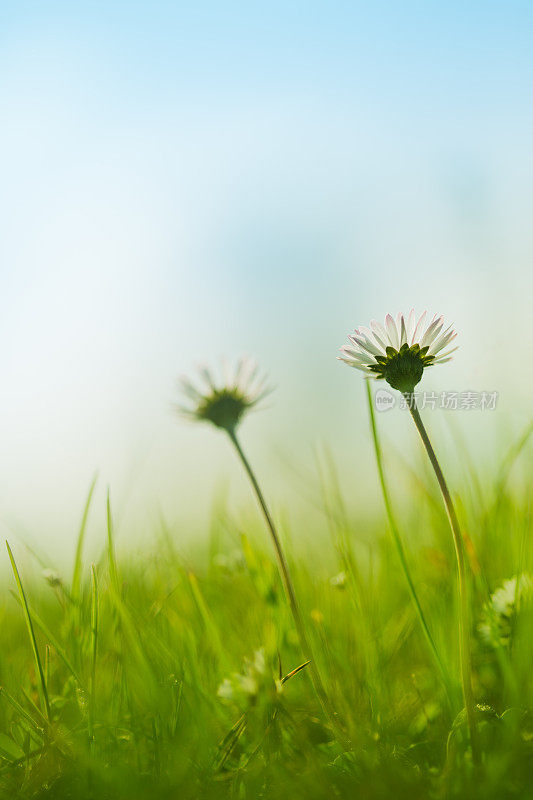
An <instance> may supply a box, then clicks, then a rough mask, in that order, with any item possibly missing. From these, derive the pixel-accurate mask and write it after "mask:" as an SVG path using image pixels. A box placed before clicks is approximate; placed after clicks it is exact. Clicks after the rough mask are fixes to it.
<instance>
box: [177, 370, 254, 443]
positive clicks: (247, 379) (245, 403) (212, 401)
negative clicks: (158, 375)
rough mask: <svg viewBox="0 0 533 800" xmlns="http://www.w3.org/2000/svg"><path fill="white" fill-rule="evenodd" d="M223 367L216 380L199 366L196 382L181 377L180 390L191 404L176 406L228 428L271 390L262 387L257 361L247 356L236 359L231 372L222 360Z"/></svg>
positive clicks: (191, 415)
mask: <svg viewBox="0 0 533 800" xmlns="http://www.w3.org/2000/svg"><path fill="white" fill-rule="evenodd" d="M222 371H223V373H224V375H223V379H222V381H217V380H216V379H215V378H214V377H213V374H212V372H211V371H210V370H209V369H207V367H202V368H201V369H200V370H199V382H198V384H197V385H194V384H193V383H192V382H191V381H190V380H189V379H188V378H186V377H182V378H181V379H180V386H181V391H182V393H183V394H184V395H185V396H186V397H187V399H188V400H189V401H190V405H189V406H179V410H180V411H181V412H182V413H183V414H185V415H186V416H187V417H189V418H192V419H195V420H199V421H206V422H211V423H213V425H216V426H217V428H224V429H225V430H227V431H228V432H231V431H234V430H235V429H236V427H237V425H238V424H239V422H240V421H241V419H242V418H243V416H244V415H245V413H246V412H247V411H249V410H250V409H251V408H253V407H254V406H256V405H257V404H258V403H259V402H260V401H261V400H262V399H263V398H264V397H265V396H266V395H267V394H268V393H269V391H270V390H269V389H268V388H265V378H264V377H260V376H259V367H258V365H257V364H256V362H255V361H253V359H251V358H248V357H246V356H245V357H243V358H241V359H240V360H239V362H238V363H237V367H236V369H235V371H234V373H233V375H230V374H229V373H228V369H227V365H226V363H225V362H223V369H222Z"/></svg>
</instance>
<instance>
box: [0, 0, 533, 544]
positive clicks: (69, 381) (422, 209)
mask: <svg viewBox="0 0 533 800" xmlns="http://www.w3.org/2000/svg"><path fill="white" fill-rule="evenodd" d="M532 22H533V8H532V7H531V5H530V4H528V3H506V4H503V3H490V2H489V3H487V2H485V3H469V4H459V3H453V2H452V3H446V4H444V3H428V2H425V3H372V4H370V3H366V4H363V3H327V4H326V3H314V4H310V3H306V4H303V3H292V4H287V3H274V4H261V5H260V4H250V3H248V4H245V3H204V4H192V3H187V4H185V3H176V2H174V3H161V2H159V3H158V2H150V3H148V2H144V3H140V2H128V3H118V2H115V3H113V2H111V3H109V2H108V3H95V2H92V3H76V4H72V3H71V4H67V3H24V2H17V3H3V4H2V5H1V8H0V44H1V49H0V64H1V74H2V80H1V83H0V101H1V104H2V109H3V114H2V117H3V122H2V126H1V128H0V161H1V168H2V187H1V189H0V211H1V215H2V219H3V223H4V224H3V235H2V237H1V241H0V291H1V296H2V298H3V314H2V318H1V319H0V335H1V337H2V341H3V343H4V346H3V348H2V360H3V376H4V377H3V390H2V393H1V394H0V397H1V409H0V410H1V413H0V420H1V421H0V436H1V438H2V442H3V448H4V461H3V464H2V465H0V505H1V506H2V508H3V509H4V515H3V519H4V520H5V524H6V525H9V526H14V527H16V526H17V525H21V526H23V527H26V528H28V529H30V530H34V531H35V528H36V526H38V525H43V524H45V525H46V526H47V528H52V527H53V528H54V530H58V531H59V533H58V534H57V536H58V540H59V539H60V538H61V537H66V536H68V535H69V533H70V531H71V530H73V528H74V527H75V522H76V520H77V515H78V511H79V508H80V506H81V504H82V498H83V494H84V492H85V490H86V486H87V484H88V482H89V480H90V477H91V475H92V473H93V471H94V470H95V469H96V468H99V469H100V472H101V476H102V477H101V483H102V487H104V486H105V484H106V483H110V484H111V485H112V487H113V489H114V491H115V493H116V495H117V498H118V501H120V503H121V504H122V507H123V508H124V509H126V508H127V506H128V503H130V498H131V495H132V493H133V494H134V495H135V497H136V498H137V499H138V502H139V503H141V502H142V503H144V505H145V506H146V507H147V508H148V507H149V508H155V507H156V506H157V507H159V506H161V507H163V508H164V509H165V510H166V511H167V512H168V513H169V514H170V515H172V514H174V513H177V508H178V507H179V506H180V504H181V503H182V502H185V498H187V497H190V496H191V493H193V495H195V496H198V497H199V499H200V500H202V501H203V500H205V501H207V499H208V498H209V497H210V494H211V491H212V486H213V483H214V481H215V479H216V476H217V475H218V474H220V472H221V471H223V470H225V464H226V452H225V449H224V448H223V445H222V444H221V442H220V441H219V440H218V439H217V438H216V437H214V436H213V437H211V436H210V435H209V432H206V431H202V432H196V431H192V430H189V429H186V428H183V427H180V426H179V425H178V424H176V423H175V421H174V420H173V418H172V413H171V403H172V401H173V399H175V395H174V380H175V376H176V375H177V374H179V373H181V372H184V371H190V370H191V369H192V368H193V366H194V365H195V364H196V363H197V362H198V361H202V360H212V359H216V358H217V357H218V356H219V355H221V354H227V355H229V356H237V355H239V354H240V353H241V352H242V351H245V352H252V353H254V354H255V355H257V356H258V357H259V358H260V359H261V361H262V363H263V364H264V365H265V367H266V368H267V369H268V371H269V372H270V374H271V375H272V381H273V382H274V383H275V384H276V385H277V386H278V390H277V393H276V397H275V401H273V407H272V409H270V410H269V411H268V412H265V415H264V416H263V417H260V416H259V415H258V416H257V419H256V420H254V421H253V422H251V423H250V434H249V435H250V439H251V441H252V442H253V446H254V448H255V450H256V452H257V454H258V458H259V459H260V461H261V463H262V465H263V467H264V469H265V471H267V472H274V474H275V470H274V471H273V467H275V466H276V464H277V461H276V458H277V456H276V453H277V452H278V451H280V450H283V448H284V447H285V448H286V449H288V450H290V451H291V453H292V451H294V450H295V449H297V448H296V444H297V446H298V451H299V452H301V453H303V458H304V460H305V459H308V458H309V453H310V451H311V448H312V446H313V444H314V442H316V440H317V439H319V438H322V439H325V440H328V441H330V442H331V443H332V445H333V447H334V448H335V449H336V451H338V455H339V459H340V460H341V462H342V463H343V464H350V463H352V462H351V461H350V459H351V453H352V448H353V451H354V452H355V451H356V450H357V448H364V447H366V439H365V433H364V425H365V410H364V407H362V404H361V398H362V393H361V391H360V389H361V387H360V385H359V383H358V382H357V381H356V376H355V375H352V374H351V373H349V372H348V370H344V371H343V369H341V368H340V367H339V365H338V364H337V363H336V362H335V358H334V356H335V353H336V348H337V347H338V346H339V345H340V344H341V343H342V342H343V340H344V337H345V334H346V332H347V331H348V330H349V329H350V328H352V327H353V326H355V325H356V324H360V323H361V322H363V323H365V322H367V321H368V319H369V318H371V317H374V316H377V317H380V316H383V315H384V314H385V313H386V312H387V311H389V310H391V311H396V310H397V309H400V308H404V307H406V306H409V305H415V306H417V307H420V308H423V307H426V306H427V307H429V308H431V309H432V310H435V311H442V312H443V313H445V314H446V315H447V316H448V317H450V318H451V319H453V320H454V321H455V322H456V324H457V326H458V327H459V329H460V331H461V339H462V340H461V350H460V351H459V353H458V356H457V358H456V359H455V361H454V362H453V364H452V365H450V366H449V368H448V370H449V371H448V372H447V373H446V375H445V376H443V377H441V375H442V374H441V375H437V374H436V375H435V379H434V380H435V382H436V384H437V385H440V382H442V383H443V385H444V384H446V382H447V381H448V382H450V383H452V382H453V383H454V384H455V385H457V386H463V384H465V387H464V388H468V389H470V388H472V389H476V388H501V392H502V398H503V400H502V409H501V414H500V418H501V420H503V422H505V424H509V425H511V426H512V427H516V428H519V427H520V425H521V424H522V422H524V421H525V420H526V419H527V414H528V409H529V405H530V403H529V401H528V397H527V396H526V394H525V392H524V391H523V388H520V384H519V381H518V377H517V376H518V375H519V374H520V371H521V363H522V361H521V359H522V355H521V353H520V352H518V351H516V350H513V349H512V348H510V347H509V344H508V335H504V333H505V331H507V330H512V331H513V333H514V336H515V338H517V339H518V340H520V339H526V340H527V341H530V337H531V334H530V324H529V319H530V296H531V288H532V280H531V270H530V264H531V256H532V254H533V232H532V229H531V224H530V220H531V215H532V212H533V208H532V206H533V203H532V199H531V189H530V187H531V185H532V184H533V180H532V179H533V163H532V159H531V139H532V133H533V130H532V129H533V117H532V112H531V108H532V104H531V100H532V82H531V74H532V67H533V64H532V61H533V55H532V51H531V46H530V31H531V25H532ZM467 382H470V383H472V386H470V385H469V386H466V383H467ZM530 384H531V382H530ZM486 424H488V423H487V421H485V420H482V419H479V418H478V419H476V420H475V421H474V422H473V423H470V422H469V423H468V426H467V427H468V429H469V430H470V428H471V430H472V432H473V433H472V436H474V435H475V436H479V434H480V433H481V434H482V437H483V438H487V436H488V438H490V434H487V431H486V430H485V427H484V426H485V425H486ZM490 424H491V425H492V424H493V423H492V421H491V423H490ZM502 424H503V423H502ZM346 426H350V428H349V429H350V431H353V433H352V435H353V441H351V440H348V441H347V439H346V434H345V431H346ZM391 434H392V435H394V434H393V432H392V430H391ZM306 448H307V449H306ZM185 463H186V467H184V464H185ZM132 486H134V487H135V490H133V489H132ZM278 488H279V487H277V486H276V484H275V481H274V482H273V485H272V491H273V492H276V491H277V490H278ZM102 491H103V489H102ZM62 495H63V498H64V497H65V496H67V497H68V501H65V500H64V499H63V500H62V499H60V498H61V496H62ZM28 497H31V498H32V502H31V503H29V502H28ZM124 513H126V511H124ZM0 516H1V515H0Z"/></svg>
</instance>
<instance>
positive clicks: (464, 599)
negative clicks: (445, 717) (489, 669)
mask: <svg viewBox="0 0 533 800" xmlns="http://www.w3.org/2000/svg"><path fill="white" fill-rule="evenodd" d="M403 394H404V397H405V400H406V402H407V406H408V408H409V410H410V412H411V416H412V418H413V421H414V423H415V425H416V428H417V430H418V433H419V434H420V438H421V439H422V442H423V444H424V447H425V448H426V452H427V454H428V457H429V460H430V463H431V466H432V467H433V470H434V472H435V476H436V478H437V482H438V484H439V488H440V490H441V493H442V498H443V500H444V506H445V508H446V513H447V515H448V521H449V523H450V528H451V531H452V537H453V543H454V547H455V555H456V559H457V575H458V584H459V612H460V613H459V650H460V657H461V679H462V684H463V697H464V703H465V708H466V716H467V720H468V728H469V732H470V746H471V748H472V760H473V762H474V764H476V765H478V764H479V763H480V761H481V758H480V749H479V739H478V731H477V724H476V717H475V702H474V691H473V689H472V654H471V645H470V613H469V604H468V582H467V576H466V560H465V553H464V542H463V536H462V534H461V528H460V526H459V520H458V519H457V514H456V512H455V506H454V504H453V500H452V497H451V495H450V491H449V489H448V485H447V483H446V480H445V478H444V474H443V472H442V469H441V467H440V464H439V462H438V459H437V456H436V455H435V451H434V450H433V446H432V444H431V442H430V440H429V436H428V433H427V431H426V428H425V426H424V423H423V422H422V418H421V416H420V413H419V411H418V408H417V405H416V401H415V396H414V394H413V393H411V392H404V393H403Z"/></svg>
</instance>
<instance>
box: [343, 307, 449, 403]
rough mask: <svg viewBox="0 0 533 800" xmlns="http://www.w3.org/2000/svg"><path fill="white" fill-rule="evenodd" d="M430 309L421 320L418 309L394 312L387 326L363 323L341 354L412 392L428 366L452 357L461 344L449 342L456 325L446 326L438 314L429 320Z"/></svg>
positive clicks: (350, 362) (354, 364) (370, 373)
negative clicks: (365, 324) (453, 344)
mask: <svg viewBox="0 0 533 800" xmlns="http://www.w3.org/2000/svg"><path fill="white" fill-rule="evenodd" d="M426 316H427V312H426V311H424V312H423V313H422V314H421V315H420V317H419V318H418V320H417V319H416V317H415V312H414V309H411V311H410V312H409V314H407V315H404V314H401V313H400V314H398V316H397V317H396V320H394V319H393V317H392V316H391V315H390V314H387V316H386V318H385V325H384V326H383V325H381V324H380V323H379V322H376V320H372V322H371V323H370V328H365V327H363V326H361V327H360V328H356V329H355V331H354V333H353V334H350V335H349V336H348V339H349V340H350V344H347V345H344V346H343V347H341V348H340V349H341V353H342V355H340V356H338V358H339V360H340V361H344V363H345V364H348V365H349V366H350V367H355V368H356V369H359V370H361V371H362V372H365V373H366V375H367V377H369V378H370V377H373V378H376V379H378V380H386V381H387V382H388V383H389V384H390V386H392V388H393V389H398V390H399V391H401V392H412V391H413V390H414V387H415V386H416V384H417V383H418V382H419V381H420V379H421V378H422V375H423V372H424V369H425V368H426V367H430V366H433V364H444V363H445V362H446V361H449V360H450V356H451V354H452V353H453V352H454V351H455V350H457V347H452V348H450V347H449V345H450V344H451V342H452V341H453V340H454V339H455V337H456V336H457V334H456V333H455V331H454V330H453V328H452V325H450V326H449V327H447V328H445V327H444V317H438V316H437V315H435V316H434V317H433V319H432V320H431V321H430V322H429V323H426Z"/></svg>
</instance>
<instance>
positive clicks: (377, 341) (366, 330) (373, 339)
mask: <svg viewBox="0 0 533 800" xmlns="http://www.w3.org/2000/svg"><path fill="white" fill-rule="evenodd" d="M359 330H360V331H361V333H363V334H364V335H365V337H366V338H367V339H368V341H369V342H372V344H375V345H377V347H378V349H379V352H380V354H381V355H385V347H386V345H384V344H383V342H382V341H381V340H380V339H379V337H378V336H376V334H375V333H374V331H371V330H370V328H365V327H364V325H361V326H360V327H359Z"/></svg>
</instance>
